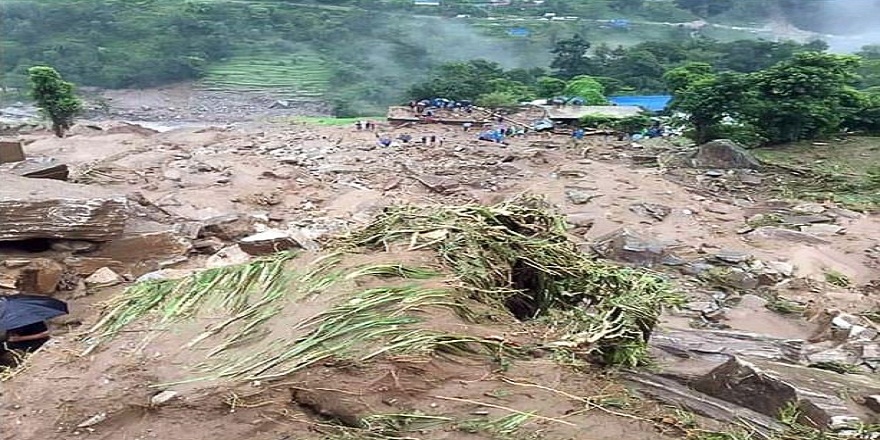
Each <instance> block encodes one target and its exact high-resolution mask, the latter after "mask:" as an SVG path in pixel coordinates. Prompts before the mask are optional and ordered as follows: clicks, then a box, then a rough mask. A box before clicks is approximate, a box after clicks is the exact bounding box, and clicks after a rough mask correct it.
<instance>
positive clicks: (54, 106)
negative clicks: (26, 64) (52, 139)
mask: <svg viewBox="0 0 880 440" xmlns="http://www.w3.org/2000/svg"><path fill="white" fill-rule="evenodd" d="M28 75H29V76H30V81H31V96H32V97H33V98H34V101H36V102H37V106H38V107H39V108H40V111H41V112H43V113H44V114H45V115H46V116H47V117H48V118H49V119H50V120H51V121H52V130H53V131H54V132H55V135H56V136H58V137H63V136H64V133H65V132H66V131H67V130H69V129H70V127H71V126H72V125H73V118H74V116H76V115H77V114H78V113H79V112H80V111H82V102H81V101H80V100H79V98H77V97H76V95H75V94H74V93H73V84H71V83H69V82H67V81H64V80H63V79H62V78H61V75H60V74H59V73H58V71H56V70H55V69H53V68H51V67H46V66H35V67H31V68H30V69H28Z"/></svg>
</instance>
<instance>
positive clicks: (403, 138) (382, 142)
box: [376, 133, 443, 148]
mask: <svg viewBox="0 0 880 440" xmlns="http://www.w3.org/2000/svg"><path fill="white" fill-rule="evenodd" d="M376 137H377V138H378V143H379V146H381V147H386V148H387V147H396V146H399V144H409V143H410V142H412V140H413V137H412V135H410V134H408V133H403V134H401V135H400V136H397V138H395V139H392V138H391V137H390V136H388V135H378V134H377V135H376ZM396 141H399V143H398V142H396ZM420 142H421V144H422V145H436V146H438V147H442V146H443V138H441V137H439V136H437V135H436V134H431V135H424V136H422V138H421V139H420Z"/></svg>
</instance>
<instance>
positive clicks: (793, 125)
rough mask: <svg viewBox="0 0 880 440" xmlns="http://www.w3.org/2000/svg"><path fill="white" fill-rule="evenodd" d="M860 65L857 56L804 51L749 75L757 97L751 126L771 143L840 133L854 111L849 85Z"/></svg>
mask: <svg viewBox="0 0 880 440" xmlns="http://www.w3.org/2000/svg"><path fill="white" fill-rule="evenodd" d="M858 66H859V59H858V57H855V56H850V55H832V54H825V53H818V52H806V53H799V54H795V55H794V57H793V58H792V59H790V60H788V61H783V62H781V63H779V64H777V65H775V66H773V67H771V68H769V69H765V70H762V71H759V72H756V73H755V74H753V75H751V77H750V79H751V84H752V87H754V90H755V92H757V94H758V96H759V99H758V100H757V102H756V105H755V107H754V109H753V110H752V116H753V119H754V123H755V125H756V126H757V127H758V129H759V130H760V131H761V133H762V135H763V136H764V137H766V138H767V139H768V141H769V142H771V143H782V142H795V141H798V140H801V139H812V138H815V137H818V136H825V135H830V134H833V133H836V132H838V131H839V130H840V128H841V125H842V124H843V122H844V119H845V117H846V115H848V114H850V113H851V112H853V111H854V110H855V108H852V107H851V106H852V105H853V104H854V103H853V101H854V99H853V98H854V97H855V96H854V94H853V92H852V89H851V88H850V85H851V84H852V83H854V82H855V79H856V69H857V68H858ZM856 98H857V97H856Z"/></svg>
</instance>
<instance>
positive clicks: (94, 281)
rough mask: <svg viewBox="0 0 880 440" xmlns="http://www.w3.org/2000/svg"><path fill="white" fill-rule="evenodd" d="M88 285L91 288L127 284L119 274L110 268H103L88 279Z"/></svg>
mask: <svg viewBox="0 0 880 440" xmlns="http://www.w3.org/2000/svg"><path fill="white" fill-rule="evenodd" d="M85 281H86V285H87V286H89V287H110V286H115V285H117V284H120V283H123V282H125V279H124V278H122V277H121V276H120V275H119V274H118V273H116V272H113V269H110V268H109V267H102V268H100V269H98V270H96V271H95V273H93V274H92V275H90V276H89V277H88V278H86V280H85Z"/></svg>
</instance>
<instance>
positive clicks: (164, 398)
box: [150, 390, 180, 408]
mask: <svg viewBox="0 0 880 440" xmlns="http://www.w3.org/2000/svg"><path fill="white" fill-rule="evenodd" d="M179 394H180V393H178V392H177V391H172V390H165V391H162V392H161V393H159V394H156V395H155V396H153V397H151V398H150V406H152V407H154V408H155V407H159V406H162V405H164V404H166V403H168V402H170V401H172V400H174V399H176V398H178V396H179Z"/></svg>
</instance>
